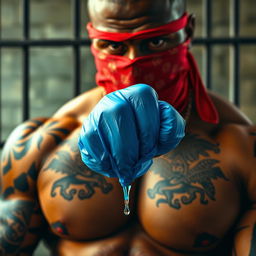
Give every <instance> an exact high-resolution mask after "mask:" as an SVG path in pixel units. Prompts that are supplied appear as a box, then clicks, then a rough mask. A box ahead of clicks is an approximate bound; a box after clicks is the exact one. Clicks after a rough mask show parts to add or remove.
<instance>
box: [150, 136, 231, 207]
mask: <svg viewBox="0 0 256 256" xmlns="http://www.w3.org/2000/svg"><path fill="white" fill-rule="evenodd" d="M210 152H212V153H215V154H219V153H220V148H219V145H218V144H214V143H211V142H210V141H208V140H205V139H202V138H200V137H199V136H197V135H194V134H189V135H187V136H186V138H185V139H184V140H183V141H182V142H181V143H180V145H179V146H178V147H177V148H176V149H175V150H174V151H172V152H170V153H168V154H167V155H164V156H161V157H159V158H157V159H155V160H154V163H153V165H152V166H151V168H150V170H151V171H152V172H153V173H155V174H157V175H159V176H160V177H161V178H162V179H161V180H160V181H158V182H157V183H156V184H155V185H154V186H153V188H150V189H148V190H147V194H148V196H149V197H150V198H151V199H155V198H156V197H157V198H158V199H157V201H156V205H157V206H159V205H160V204H168V205H169V206H170V207H172V208H174V209H180V208H181V206H182V205H187V204H190V203H192V202H193V201H194V200H196V199H197V198H199V201H200V203H201V204H205V205H206V204H208V201H209V199H210V200H215V194H216V191H215V186H214V184H213V180H216V179H222V180H225V181H228V179H227V178H226V177H225V175H224V173H223V172H222V170H221V169H220V167H219V166H218V163H219V161H218V160H216V159H214V158H212V157H210Z"/></svg>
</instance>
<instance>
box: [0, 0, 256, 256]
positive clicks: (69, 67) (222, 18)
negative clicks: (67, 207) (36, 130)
mask: <svg viewBox="0 0 256 256" xmlns="http://www.w3.org/2000/svg"><path fill="white" fill-rule="evenodd" d="M230 1H231V0H229V1H228V0H226V1H223V0H214V1H212V4H213V10H214V11H213V13H212V17H213V31H212V32H213V33H212V35H213V36H215V37H222V36H223V37H227V36H232V25H231V24H232V23H231V20H232V19H233V16H232V11H231V8H230ZM71 3H72V0H54V1H53V0H31V38H32V39H53V38H55V39H61V38H72V33H73V31H72V5H71ZM204 4H205V1H204V0H188V9H189V11H190V12H193V13H195V14H196V18H197V27H196V34H195V36H196V37H202V36H205V27H204V26H203V24H204V22H205V16H204V15H203V7H204ZM85 6H86V0H82V9H81V14H82V19H81V24H82V26H81V35H82V37H84V38H85V37H86V36H87V34H86V31H85V24H86V22H87V21H88V17H87V14H86V8H85ZM240 18H241V36H256V1H255V0H241V17H240ZM1 36H2V38H3V39H22V1H21V0H1ZM193 52H194V54H195V56H196V59H197V61H198V64H199V67H200V70H201V73H202V76H203V77H204V74H205V61H204V58H205V49H204V47H202V46H195V47H194V48H193ZM30 55H31V62H30V67H31V69H30V79H31V87H30V93H29V97H30V106H31V109H30V113H31V116H32V117H35V116H50V115H51V114H52V113H54V111H56V110H57V109H58V107H59V106H61V105H62V104H64V103H65V102H66V101H67V100H69V99H71V98H72V96H73V95H72V82H73V55H72V49H71V48H68V47H59V48H40V47H35V48H32V49H31V51H30ZM240 58H241V95H240V100H241V109H242V110H243V111H244V112H245V113H246V114H247V115H248V116H249V117H250V118H251V119H252V120H253V121H254V122H256V100H255V98H256V73H255V67H256V45H251V46H248V45H244V46H242V47H241V56H240ZM212 63H213V69H212V72H213V80H212V83H213V90H214V91H216V92H218V93H220V94H221V95H222V96H224V97H225V98H227V99H231V98H230V95H231V94H232V86H233V82H232V75H233V74H232V67H233V64H234V62H233V59H232V47H230V46H228V45H216V46H215V47H214V49H213V59H212ZM0 68H1V120H2V123H1V130H0V131H1V137H2V139H6V138H7V136H8V134H9V133H10V131H11V130H12V129H13V128H14V127H15V126H16V125H17V124H19V123H20V122H21V121H22V108H21V106H22V51H21V49H19V48H2V49H1V66H0ZM94 74H95V67H94V64H93V59H92V56H91V54H90V51H89V49H87V48H84V47H83V48H82V77H81V78H82V88H83V90H84V91H85V90H88V89H90V88H91V87H93V86H94ZM231 100H232V99H231ZM36 255H37V256H39V255H47V252H46V251H45V249H44V247H43V246H40V249H39V250H38V251H37V253H36Z"/></svg>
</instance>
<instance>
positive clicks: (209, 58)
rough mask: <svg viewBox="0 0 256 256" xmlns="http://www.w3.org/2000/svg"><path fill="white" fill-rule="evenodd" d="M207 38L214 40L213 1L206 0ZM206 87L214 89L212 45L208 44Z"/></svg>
mask: <svg viewBox="0 0 256 256" xmlns="http://www.w3.org/2000/svg"><path fill="white" fill-rule="evenodd" d="M205 8H206V10H205V13H206V38H209V39H211V38H212V0H206V4H205ZM206 86H207V88H208V89H212V45H211V44H206Z"/></svg>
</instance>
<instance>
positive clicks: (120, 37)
mask: <svg viewBox="0 0 256 256" xmlns="http://www.w3.org/2000/svg"><path fill="white" fill-rule="evenodd" d="M187 21H188V14H187V13H184V15H183V16H182V17H181V18H179V19H178V20H174V21H171V22H170V23H168V24H165V25H162V26H159V27H156V28H150V29H146V30H143V31H138V32H134V33H116V32H106V31H100V30H97V29H95V28H94V27H93V26H92V23H91V22H89V23H88V24H87V30H88V33H89V37H90V38H98V39H103V40H109V41H115V42H121V41H125V40H129V39H147V38H151V37H157V36H162V35H166V34H170V33H175V32H177V31H179V30H180V29H182V28H184V27H185V26H186V25H187Z"/></svg>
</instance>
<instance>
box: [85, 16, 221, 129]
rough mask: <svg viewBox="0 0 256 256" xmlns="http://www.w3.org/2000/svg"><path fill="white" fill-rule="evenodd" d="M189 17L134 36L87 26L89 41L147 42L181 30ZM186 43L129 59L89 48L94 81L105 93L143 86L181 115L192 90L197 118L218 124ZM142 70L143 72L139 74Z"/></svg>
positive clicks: (139, 32)
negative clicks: (95, 72)
mask: <svg viewBox="0 0 256 256" xmlns="http://www.w3.org/2000/svg"><path fill="white" fill-rule="evenodd" d="M187 22H188V14H187V13H184V15H183V16H182V17H181V18H180V19H178V20H174V21H171V22H170V23H168V24H165V25H162V26H159V27H155V28H151V29H146V30H142V31H138V32H134V33H119V32H106V31H100V30H97V29H95V28H94V27H93V26H92V23H88V25H87V29H88V32H89V37H90V38H97V39H102V40H109V41H115V42H121V41H125V40H129V39H148V38H153V37H157V36H163V35H167V34H171V33H175V32H177V31H179V30H180V29H182V28H184V27H185V26H186V25H187ZM188 42H189V40H188V41H186V42H185V43H183V44H180V45H179V46H177V47H175V48H173V49H170V50H168V51H164V52H159V53H157V54H156V53H155V54H150V55H147V56H140V57H137V58H135V59H129V58H128V57H126V56H118V55H110V54H105V53H104V54H103V53H102V54H101V53H100V52H98V51H97V50H96V49H95V48H94V47H93V45H92V53H93V55H94V57H95V63H96V67H97V74H96V82H97V84H98V85H99V86H102V87H104V89H105V90H106V92H107V93H110V92H112V91H115V90H119V89H122V88H126V87H127V86H130V85H133V84H136V83H146V84H149V85H150V86H152V87H153V88H154V89H155V90H156V91H157V93H158V96H159V99H161V100H164V101H167V102H169V103H170V104H171V105H173V106H174V107H175V108H176V109H177V110H178V111H179V112H183V111H184V109H185V108H186V106H187V105H188V101H189V91H190V89H192V92H193V97H194V100H195V105H196V109H197V112H198V114H199V116H200V118H201V119H202V120H203V121H205V122H209V123H215V124H216V123H218V122H219V116H218V112H217V110H216V108H215V106H214V104H213V102H212V100H211V99H210V97H209V96H208V94H207V91H206V89H205V86H204V84H203V82H202V79H201V77H200V73H199V70H198V67H197V65H196V62H195V60H194V57H193V55H192V54H191V53H190V52H189V51H188V46H187V44H188ZM142 71H143V72H142Z"/></svg>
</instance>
